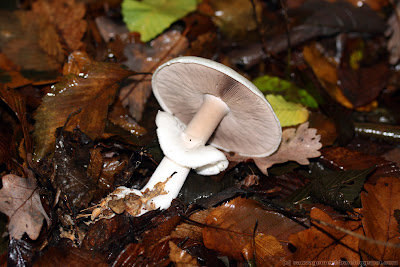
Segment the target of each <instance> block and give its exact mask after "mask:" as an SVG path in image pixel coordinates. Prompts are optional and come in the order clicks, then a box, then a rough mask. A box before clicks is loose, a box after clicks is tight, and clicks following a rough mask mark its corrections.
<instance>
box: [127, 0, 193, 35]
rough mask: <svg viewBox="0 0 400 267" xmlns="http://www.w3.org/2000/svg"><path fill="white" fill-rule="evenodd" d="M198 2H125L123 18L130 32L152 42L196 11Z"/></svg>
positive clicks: (146, 0) (150, 0) (156, 0)
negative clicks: (179, 20) (177, 21)
mask: <svg viewBox="0 0 400 267" xmlns="http://www.w3.org/2000/svg"><path fill="white" fill-rule="evenodd" d="M196 6H197V1H196V0H143V1H136V0H123V2H122V16H123V19H124V22H125V23H126V25H127V27H128V29H129V30H130V31H135V32H139V33H140V37H141V39H142V41H143V42H147V41H150V40H151V39H153V38H154V37H156V36H157V35H158V34H160V33H162V32H163V31H164V30H165V29H167V28H168V27H169V26H170V25H171V24H172V23H173V22H175V21H176V20H178V19H180V18H182V17H184V16H185V15H186V14H188V13H190V12H192V11H194V10H195V9H196Z"/></svg>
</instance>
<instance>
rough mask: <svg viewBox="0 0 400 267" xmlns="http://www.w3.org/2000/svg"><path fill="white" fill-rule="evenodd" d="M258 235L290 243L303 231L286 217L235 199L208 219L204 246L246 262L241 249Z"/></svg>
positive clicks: (249, 202)
mask: <svg viewBox="0 0 400 267" xmlns="http://www.w3.org/2000/svg"><path fill="white" fill-rule="evenodd" d="M257 222H258V225H257V231H256V234H260V233H263V234H266V235H272V236H274V237H275V238H277V239H279V240H287V239H288V237H289V235H290V234H291V233H296V232H298V231H301V230H303V229H304V227H303V226H302V225H300V224H298V223H297V222H295V221H293V220H291V219H289V218H287V217H285V216H284V215H282V214H280V213H277V212H274V211H269V210H266V209H264V207H263V206H262V205H261V204H260V203H258V202H257V201H255V200H251V199H244V198H236V199H234V200H231V201H229V202H228V203H225V204H224V205H221V206H219V207H217V208H215V209H214V210H213V211H211V212H210V214H209V215H208V216H207V218H206V220H205V224H206V225H210V226H212V227H204V230H203V241H204V245H205V246H206V247H207V248H209V249H213V250H216V251H218V252H220V253H221V254H223V255H226V256H228V257H231V258H234V259H237V260H243V256H242V250H243V248H244V247H245V246H246V245H247V244H249V243H250V242H251V241H252V240H253V239H252V237H253V231H254V228H255V226H256V223H257Z"/></svg>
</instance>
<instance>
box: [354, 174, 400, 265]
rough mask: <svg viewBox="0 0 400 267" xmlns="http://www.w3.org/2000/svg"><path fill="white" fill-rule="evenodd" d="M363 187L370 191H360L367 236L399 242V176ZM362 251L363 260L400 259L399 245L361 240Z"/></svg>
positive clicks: (363, 222)
mask: <svg viewBox="0 0 400 267" xmlns="http://www.w3.org/2000/svg"><path fill="white" fill-rule="evenodd" d="M364 187H365V190H366V191H367V192H362V193H361V203H362V210H361V213H362V214H363V217H362V224H363V228H364V232H365V236H366V237H369V238H372V239H374V240H377V241H383V242H390V243H394V244H397V245H400V233H399V228H398V226H399V223H398V221H397V220H396V218H395V216H394V213H395V211H396V210H400V195H399V192H400V179H399V178H397V177H386V178H381V179H379V180H378V182H377V184H376V185H375V186H373V185H369V184H365V185H364ZM360 251H361V255H362V257H363V260H372V261H398V262H400V247H390V246H384V245H381V244H376V243H374V242H368V241H365V240H362V241H360Z"/></svg>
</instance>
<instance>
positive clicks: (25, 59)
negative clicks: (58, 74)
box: [0, 10, 64, 71]
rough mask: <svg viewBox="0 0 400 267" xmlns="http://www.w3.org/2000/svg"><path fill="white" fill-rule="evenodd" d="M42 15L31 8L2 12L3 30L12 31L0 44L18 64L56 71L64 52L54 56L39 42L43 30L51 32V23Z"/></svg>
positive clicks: (0, 23) (35, 68) (0, 18)
mask: <svg viewBox="0 0 400 267" xmlns="http://www.w3.org/2000/svg"><path fill="white" fill-rule="evenodd" d="M43 19H44V18H43V17H42V16H37V15H35V14H34V13H33V12H32V11H22V10H18V11H15V12H7V11H2V12H1V15H0V25H1V27H2V28H1V30H2V31H4V32H7V33H10V34H11V35H10V36H9V38H6V40H5V41H4V42H2V43H1V44H0V48H1V50H2V52H3V53H4V54H6V55H7V57H8V58H9V59H10V60H11V61H12V62H13V63H14V64H15V65H17V66H19V67H21V68H23V69H26V70H35V71H54V70H58V69H59V68H60V67H61V63H62V61H63V59H64V55H63V54H61V56H60V55H57V56H56V57H54V55H50V54H48V53H47V51H46V50H44V48H42V47H41V46H40V40H41V37H43V34H49V36H50V35H51V33H48V30H49V29H51V25H46V24H45V22H44V20H43ZM42 26H44V27H45V28H43V29H42V28H41V27H42ZM53 33H54V31H53ZM52 41H56V39H52ZM52 51H53V50H52ZM59 52H62V51H59ZM60 59H61V60H60Z"/></svg>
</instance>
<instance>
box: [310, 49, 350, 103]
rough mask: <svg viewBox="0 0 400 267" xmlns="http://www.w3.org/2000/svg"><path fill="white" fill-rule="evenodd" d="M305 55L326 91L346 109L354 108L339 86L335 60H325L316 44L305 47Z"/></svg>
mask: <svg viewBox="0 0 400 267" xmlns="http://www.w3.org/2000/svg"><path fill="white" fill-rule="evenodd" d="M303 55H304V59H305V60H306V61H307V63H308V64H309V65H310V66H311V68H312V70H313V72H314V74H315V76H317V78H318V80H319V82H320V83H321V84H322V86H323V87H324V89H325V91H326V92H327V93H328V94H329V95H330V96H331V97H332V98H333V99H335V100H336V101H337V102H338V103H340V104H341V105H343V106H344V107H346V108H350V109H351V108H353V104H352V103H351V102H350V101H349V100H348V99H347V97H346V96H345V95H344V94H343V92H342V90H341V89H340V87H339V86H338V85H337V83H338V76H337V71H336V68H337V63H336V62H335V61H334V60H333V59H330V58H325V57H324V55H323V54H322V52H321V51H320V49H318V47H317V45H316V44H313V45H309V46H305V47H304V48H303Z"/></svg>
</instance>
